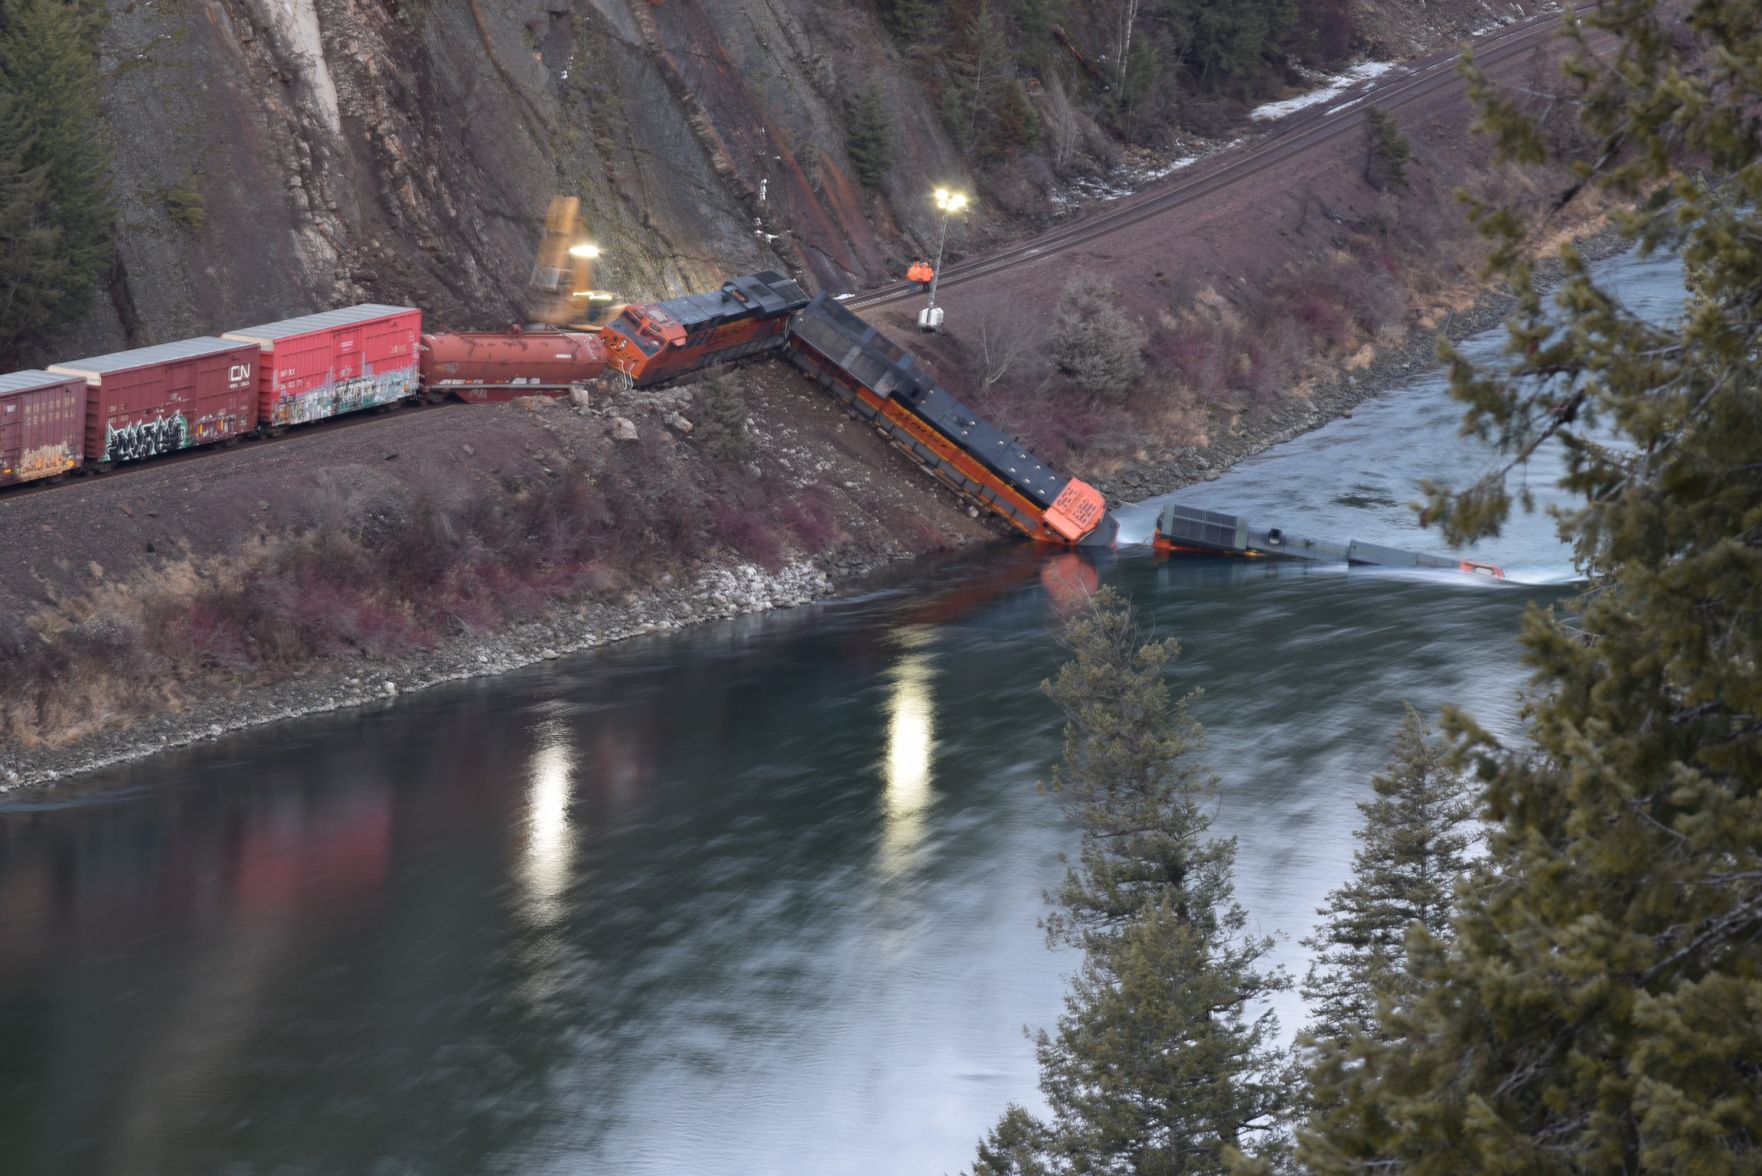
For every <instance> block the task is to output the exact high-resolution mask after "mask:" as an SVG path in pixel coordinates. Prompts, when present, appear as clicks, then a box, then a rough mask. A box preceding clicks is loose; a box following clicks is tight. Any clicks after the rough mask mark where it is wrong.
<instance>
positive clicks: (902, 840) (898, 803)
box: [881, 629, 936, 874]
mask: <svg viewBox="0 0 1762 1176" xmlns="http://www.w3.org/2000/svg"><path fill="white" fill-rule="evenodd" d="M899 637H900V644H901V645H903V646H905V647H906V648H908V649H914V650H921V649H922V648H923V647H924V646H926V645H928V644H930V643H931V642H932V641H933V640H934V636H933V634H931V633H930V632H928V631H926V630H924V629H908V630H905V631H903V632H902V633H901V634H900V635H899ZM935 672H936V671H935V663H934V661H933V660H932V658H931V655H930V654H928V653H924V652H909V653H905V654H903V655H901V657H900V658H899V660H898V661H896V662H894V664H893V665H892V666H891V667H889V669H888V671H887V682H888V697H887V765H886V774H887V790H886V793H885V802H886V815H885V817H884V818H883V820H884V822H885V824H884V828H883V833H882V839H881V861H882V868H883V870H884V871H886V872H887V873H890V874H899V873H903V872H905V871H906V870H908V869H909V868H910V865H911V860H912V857H913V851H914V850H916V849H917V847H918V844H919V842H921V841H922V840H923V838H924V826H925V821H926V817H927V812H926V810H927V809H928V808H929V806H930V801H931V794H930V767H931V763H932V762H933V758H934V752H935V746H936V719H935V715H936V699H935V696H934V695H933V694H932V692H931V685H932V682H933V681H934V678H935Z"/></svg>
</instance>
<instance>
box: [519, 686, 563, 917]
mask: <svg viewBox="0 0 1762 1176" xmlns="http://www.w3.org/2000/svg"><path fill="white" fill-rule="evenodd" d="M574 774H575V748H574V745H573V744H572V743H571V742H570V738H569V731H568V728H567V727H565V726H564V725H563V724H562V723H559V722H555V721H552V722H546V723H543V724H541V725H540V726H539V728H538V750H537V751H535V752H534V753H533V756H532V763H531V766H530V767H529V768H528V769H527V799H526V855H525V858H524V860H523V861H522V863H521V871H520V873H521V882H522V884H523V886H524V889H525V891H526V900H527V902H526V905H527V909H528V911H529V912H530V913H531V915H532V917H533V920H534V921H535V922H537V923H540V924H549V923H551V922H554V921H555V920H556V918H557V916H558V915H560V914H561V913H562V905H563V904H562V901H561V900H562V894H563V891H564V889H565V888H566V887H567V886H568V885H569V870H570V866H571V864H572V859H573V857H574V852H575V851H574V839H573V835H572V830H571V829H570V825H569V799H570V791H571V785H572V783H573V781H574Z"/></svg>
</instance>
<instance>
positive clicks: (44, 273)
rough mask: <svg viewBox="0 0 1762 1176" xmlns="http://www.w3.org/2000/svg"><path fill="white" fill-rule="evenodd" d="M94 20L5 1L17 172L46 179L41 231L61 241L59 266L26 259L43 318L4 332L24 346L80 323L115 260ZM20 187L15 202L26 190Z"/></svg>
mask: <svg viewBox="0 0 1762 1176" xmlns="http://www.w3.org/2000/svg"><path fill="white" fill-rule="evenodd" d="M96 19H97V18H96V17H94V16H93V15H92V14H91V13H90V12H88V11H87V10H86V9H85V8H84V7H83V6H82V5H80V4H78V3H72V2H70V0H0V90H3V91H4V92H5V93H6V95H7V96H8V98H9V99H10V104H11V107H12V110H11V112H10V115H9V118H8V122H9V124H10V128H11V129H10V130H9V132H8V138H9V139H11V140H12V141H13V142H15V143H17V144H19V146H20V147H21V149H22V154H21V155H19V156H16V157H15V158H16V160H17V162H18V164H19V165H20V173H21V174H23V175H26V176H33V177H37V178H38V179H36V180H31V181H29V182H30V183H36V182H38V181H39V180H40V183H41V192H42V196H41V203H40V204H39V206H38V207H39V210H40V211H39V214H38V216H37V218H36V228H37V230H40V231H42V232H50V233H53V235H54V236H55V248H56V265H55V266H54V267H53V269H48V270H46V269H44V268H42V267H40V266H37V265H34V264H32V263H30V262H29V261H24V262H22V263H21V264H20V269H21V270H23V271H28V273H30V274H32V275H34V276H33V277H31V278H30V279H29V289H30V294H29V301H30V304H31V311H30V317H31V318H33V319H36V320H39V321H38V324H37V325H34V326H31V327H29V328H28V329H26V330H23V331H19V330H13V331H9V332H8V333H9V334H11V335H13V337H14V340H15V342H14V346H15V348H17V349H19V350H22V351H27V352H28V351H31V350H35V349H37V348H40V346H41V345H42V344H43V343H45V342H46V341H47V337H48V336H50V335H52V334H53V332H54V331H56V330H57V329H60V328H64V327H66V326H68V325H70V324H72V323H73V322H75V321H77V320H78V318H79V317H80V315H81V314H83V313H84V311H85V309H86V307H87V305H88V304H89V302H90V299H91V296H92V293H93V292H94V290H95V289H96V288H97V285H98V281H99V279H100V278H101V277H102V276H103V275H104V274H105V273H106V272H107V270H108V269H109V266H110V258H111V243H110V227H111V205H110V157H109V152H108V150H107V146H106V143H105V140H104V135H103V123H102V119H101V116H100V112H99V108H98V76H97V68H96V64H95V60H94V44H95V37H96V34H97V27H98V26H97V23H96ZM14 191H15V195H14V199H15V200H16V199H19V197H18V196H17V195H16V193H17V192H19V191H22V188H21V187H15V190H14ZM11 264H12V259H11V258H8V259H7V260H6V261H4V262H0V266H5V267H8V268H10V267H11ZM9 280H11V279H10V278H9Z"/></svg>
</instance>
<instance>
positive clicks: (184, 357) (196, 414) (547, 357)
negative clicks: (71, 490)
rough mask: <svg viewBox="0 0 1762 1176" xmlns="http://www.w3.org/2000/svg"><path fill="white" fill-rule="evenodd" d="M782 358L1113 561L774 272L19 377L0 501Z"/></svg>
mask: <svg viewBox="0 0 1762 1176" xmlns="http://www.w3.org/2000/svg"><path fill="white" fill-rule="evenodd" d="M778 352H781V353H782V354H783V355H784V356H785V357H787V358H788V359H789V361H790V362H791V363H793V364H795V366H797V367H799V368H801V369H802V370H803V371H804V372H806V373H808V374H809V375H810V376H813V377H814V379H815V380H817V381H818V382H819V384H820V386H821V387H823V388H824V389H826V391H827V392H828V393H830V394H831V395H832V396H833V397H834V398H835V399H837V400H838V401H839V402H840V403H841V404H843V405H844V406H845V407H846V408H847V409H848V410H849V411H850V412H851V413H852V414H853V415H855V416H857V417H858V418H859V419H862V420H865V421H867V422H869V423H870V424H871V425H873V426H874V427H875V429H876V430H878V431H879V432H880V433H881V434H882V435H883V436H885V437H886V438H887V439H888V441H889V442H891V443H892V444H893V445H895V446H896V447H898V448H899V449H901V450H902V451H904V452H905V453H906V454H907V455H908V456H909V457H911V458H912V460H913V461H915V462H917V463H918V464H919V465H921V466H922V467H923V468H924V469H925V470H926V471H928V472H929V473H931V474H934V475H935V476H936V477H937V478H939V479H941V480H942V481H943V482H944V483H945V484H947V485H948V486H950V487H951V488H953V489H954V490H955V491H957V492H958V493H960V494H961V495H963V496H964V497H966V498H967V499H968V500H969V501H970V502H972V503H973V504H974V505H975V506H977V507H980V508H982V509H984V510H988V511H990V512H992V513H993V514H996V515H997V516H998V517H1000V518H1002V519H1003V520H1004V521H1006V522H1007V523H1009V524H1010V526H1012V527H1014V528H1015V529H1016V530H1017V531H1019V532H1021V533H1022V534H1023V535H1026V536H1027V537H1029V538H1031V539H1034V540H1035V541H1037V542H1041V543H1048V544H1055V545H1058V546H1064V547H1075V546H1083V547H1097V546H1099V547H1111V546H1112V545H1113V542H1114V537H1115V534H1116V532H1117V531H1118V526H1117V524H1116V522H1115V520H1114V518H1113V516H1112V515H1111V514H1110V513H1108V510H1107V502H1106V500H1105V499H1104V498H1103V497H1102V496H1101V493H1100V492H1099V491H1097V490H1096V489H1095V488H1094V487H1093V486H1090V485H1089V484H1088V483H1086V482H1083V481H1081V480H1079V479H1077V478H1072V477H1069V476H1067V475H1065V474H1061V473H1059V472H1058V471H1057V470H1055V469H1053V468H1052V467H1051V466H1049V465H1047V464H1046V463H1045V462H1043V461H1041V460H1040V459H1039V458H1038V457H1036V456H1035V455H1034V454H1033V453H1031V452H1029V451H1028V450H1027V449H1025V448H1023V447H1022V445H1021V443H1020V442H1018V441H1015V440H1013V439H1011V438H1008V437H1005V436H1004V435H1003V433H1002V432H1000V431H999V430H998V429H997V428H996V426H994V425H992V424H991V423H990V422H989V421H986V420H984V419H983V418H981V417H979V416H978V415H977V414H976V413H974V412H973V411H972V410H971V409H970V408H968V407H967V406H966V405H965V404H963V403H961V402H960V401H959V400H957V399H955V398H954V397H953V396H952V395H950V394H949V393H948V391H947V390H946V389H944V388H943V387H942V386H941V385H939V384H938V383H936V381H935V380H933V379H932V378H931V377H930V376H929V374H928V373H926V372H924V371H923V370H922V369H920V368H919V367H918V366H917V364H916V361H915V360H914V359H913V358H912V356H910V355H909V354H907V353H906V352H905V351H904V350H903V349H901V348H900V347H899V346H897V345H896V344H894V343H893V342H892V341H891V340H890V339H888V338H887V337H886V336H885V335H883V334H881V333H880V332H879V331H877V330H875V328H873V327H871V326H869V325H868V324H867V323H865V322H864V321H863V320H861V319H859V318H857V317H856V316H855V315H853V314H851V313H850V312H849V311H848V310H846V309H845V308H844V307H843V306H841V305H839V304H838V303H837V302H836V301H834V300H832V299H830V298H828V297H827V296H826V295H824V294H822V295H820V296H819V297H817V298H812V299H810V298H809V296H808V293H807V291H806V290H804V289H802V287H801V285H800V284H799V283H798V282H796V281H795V280H794V279H793V278H789V277H785V276H784V275H782V274H779V273H776V272H774V271H770V270H767V271H764V272H762V273H757V274H747V275H745V276H743V277H738V278H735V279H733V280H732V281H728V282H724V283H723V284H722V288H721V289H720V290H716V291H712V292H710V293H705V294H690V295H686V296H684V297H682V298H670V299H666V300H664V301H660V302H635V303H630V304H628V305H626V306H625V307H624V309H623V310H622V311H621V312H620V313H619V314H618V316H617V317H616V318H615V319H614V320H613V321H612V322H610V323H608V324H607V325H606V326H604V327H603V328H599V329H597V330H582V329H573V328H560V327H555V326H542V325H541V326H536V327H524V328H523V327H511V328H509V329H508V330H506V331H501V332H454V331H439V332H433V333H430V334H423V333H422V312H421V311H420V310H417V309H416V308H414V307H408V306H381V305H378V304H364V305H360V306H352V307H345V308H342V309H339V310H331V311H322V312H320V313H318V314H312V315H304V316H301V317H299V318H293V319H283V320H280V321H278V322H273V323H265V324H263V325H261V326H257V327H248V328H242V329H240V330H236V331H232V332H229V333H228V334H226V335H225V336H224V337H222V338H203V339H196V340H186V341H184V342H182V343H174V344H162V345H161V346H159V347H150V348H143V349H140V350H138V351H132V352H121V353H118V354H116V355H108V356H99V357H95V358H94V359H91V360H82V361H77V362H75V363H72V364H67V365H59V366H56V367H51V368H50V369H49V371H48V372H47V373H43V372H23V373H14V374H13V376H11V377H0V471H3V472H0V485H4V484H6V483H7V482H13V481H25V480H33V479H39V478H55V477H59V476H60V475H61V474H62V473H64V472H66V471H67V470H70V469H75V468H78V467H80V466H82V465H83V466H84V467H85V468H87V469H89V470H102V469H107V468H109V466H110V464H111V463H113V462H120V461H136V460H141V459H144V458H150V457H155V456H158V455H160V454H162V453H167V452H170V451H173V450H177V449H184V448H189V447H191V446H196V445H207V444H214V443H226V442H230V441H232V440H234V439H236V438H238V437H240V436H242V435H244V434H246V433H251V432H256V433H257V434H259V435H273V434H275V433H279V432H281V431H282V430H283V429H285V428H288V427H290V426H299V425H302V424H307V423H310V422H312V421H317V420H322V419H325V418H328V417H334V416H340V415H343V414H345V413H350V412H355V411H359V410H361V409H364V408H375V407H387V406H389V405H391V404H394V403H397V402H398V401H401V400H414V399H419V398H423V399H430V400H433V399H439V398H441V397H443V396H447V395H454V396H458V397H459V398H460V399H462V400H467V401H477V402H483V401H495V400H507V399H511V398H513V397H515V396H521V395H531V394H539V395H548V396H562V395H565V394H567V393H568V391H569V390H570V389H571V388H574V387H578V386H581V385H584V384H590V383H592V382H593V381H595V380H597V379H599V378H600V377H601V376H602V375H607V374H613V373H615V374H616V376H617V377H618V379H619V381H620V382H622V383H624V384H627V385H628V386H631V387H636V388H648V387H653V386H655V385H658V384H664V383H667V382H669V381H671V380H675V379H678V378H680V377H681V376H685V375H689V374H691V373H693V372H697V371H701V370H703V369H704V368H707V367H710V366H713V365H717V364H725V363H734V362H739V361H741V360H748V359H754V358H758V357H761V356H766V355H771V354H774V353H778ZM76 402H77V403H76ZM100 409H101V410H102V411H100ZM14 418H16V420H17V421H18V422H19V425H20V427H18V428H16V429H15V428H11V427H9V424H10V422H11V421H12V420H13V419H14Z"/></svg>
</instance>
